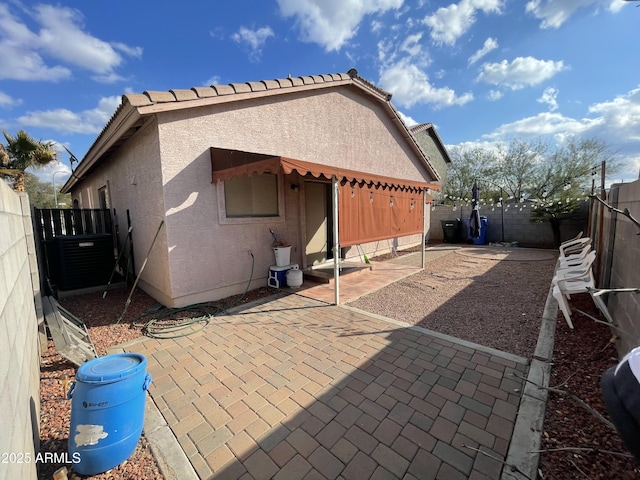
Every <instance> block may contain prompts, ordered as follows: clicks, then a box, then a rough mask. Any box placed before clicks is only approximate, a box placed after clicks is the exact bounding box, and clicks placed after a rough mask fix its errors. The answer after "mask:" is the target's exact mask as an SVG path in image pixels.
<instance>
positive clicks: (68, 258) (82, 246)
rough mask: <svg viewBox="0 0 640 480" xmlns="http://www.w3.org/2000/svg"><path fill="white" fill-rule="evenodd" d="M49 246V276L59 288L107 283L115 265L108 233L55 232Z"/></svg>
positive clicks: (73, 288) (111, 239)
mask: <svg viewBox="0 0 640 480" xmlns="http://www.w3.org/2000/svg"><path fill="white" fill-rule="evenodd" d="M50 248H51V249H52V251H51V252H48V255H47V256H48V258H49V259H52V260H54V261H53V262H51V263H52V264H53V265H51V267H53V268H51V277H52V278H51V280H52V283H53V284H54V285H55V286H56V287H57V288H58V289H59V290H76V289H79V288H86V287H94V286H97V285H106V284H107V283H109V277H110V276H111V272H112V270H113V267H114V265H115V257H114V252H113V237H112V236H111V234H96V235H75V236H72V235H62V236H57V237H54V239H53V241H52V242H51V244H50Z"/></svg>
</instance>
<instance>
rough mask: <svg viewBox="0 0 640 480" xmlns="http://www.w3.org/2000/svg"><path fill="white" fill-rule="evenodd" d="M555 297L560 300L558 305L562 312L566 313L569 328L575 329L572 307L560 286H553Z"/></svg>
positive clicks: (565, 317)
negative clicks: (572, 319)
mask: <svg viewBox="0 0 640 480" xmlns="http://www.w3.org/2000/svg"><path fill="white" fill-rule="evenodd" d="M553 298H555V299H556V301H557V302H558V307H560V310H562V314H563V315H564V319H565V321H566V322H567V325H569V328H570V329H571V330H573V323H572V322H571V308H570V307H569V305H568V303H567V301H566V299H565V298H564V295H563V294H562V292H561V291H560V289H559V288H558V287H553Z"/></svg>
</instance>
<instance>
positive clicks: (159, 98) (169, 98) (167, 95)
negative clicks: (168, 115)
mask: <svg viewBox="0 0 640 480" xmlns="http://www.w3.org/2000/svg"><path fill="white" fill-rule="evenodd" d="M144 94H145V95H146V96H147V97H149V100H151V101H152V102H154V103H163V102H175V101H176V97H175V96H174V95H173V93H171V92H164V91H163V92H159V91H156V90H145V91H144Z"/></svg>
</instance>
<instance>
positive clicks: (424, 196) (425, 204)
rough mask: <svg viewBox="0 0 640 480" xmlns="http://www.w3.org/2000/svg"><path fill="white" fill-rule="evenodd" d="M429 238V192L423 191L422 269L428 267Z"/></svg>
mask: <svg viewBox="0 0 640 480" xmlns="http://www.w3.org/2000/svg"><path fill="white" fill-rule="evenodd" d="M426 238H427V190H426V189H424V190H423V191H422V241H421V243H422V248H421V249H420V250H421V252H422V269H423V270H424V269H425V267H426V266H427V257H426V255H425V251H424V249H425V239H426Z"/></svg>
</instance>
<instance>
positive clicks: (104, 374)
mask: <svg viewBox="0 0 640 480" xmlns="http://www.w3.org/2000/svg"><path fill="white" fill-rule="evenodd" d="M146 367H147V359H146V358H145V356H144V355H141V354H139V353H116V354H113V355H107V356H106V357H100V358H96V359H94V360H89V361H88V362H86V363H84V364H82V365H81V366H80V368H78V372H77V373H76V380H78V381H80V382H85V383H110V382H115V381H117V380H122V379H124V378H127V377H130V376H131V375H135V374H136V373H139V372H140V371H144V370H146Z"/></svg>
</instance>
